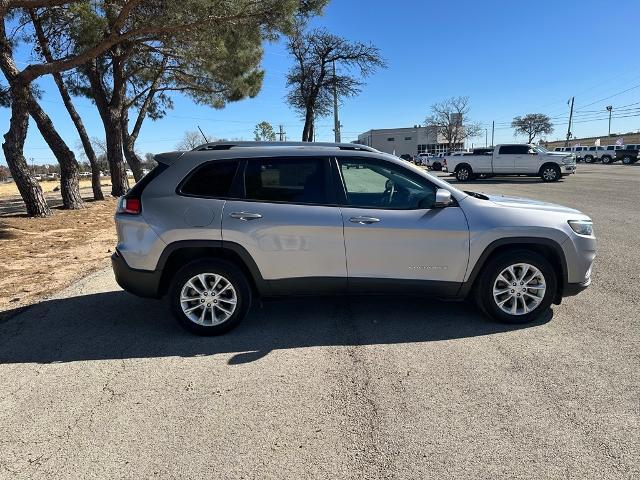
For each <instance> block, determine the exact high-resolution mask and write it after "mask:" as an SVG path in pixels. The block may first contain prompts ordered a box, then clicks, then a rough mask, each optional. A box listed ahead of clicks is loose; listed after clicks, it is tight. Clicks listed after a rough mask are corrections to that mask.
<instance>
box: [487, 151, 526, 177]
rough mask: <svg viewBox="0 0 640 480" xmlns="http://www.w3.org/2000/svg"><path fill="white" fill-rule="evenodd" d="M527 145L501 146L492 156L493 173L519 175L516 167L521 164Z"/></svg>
mask: <svg viewBox="0 0 640 480" xmlns="http://www.w3.org/2000/svg"><path fill="white" fill-rule="evenodd" d="M528 151H529V147H528V146H527V145H501V146H500V147H499V148H498V151H497V153H494V156H493V172H494V173H520V172H518V171H517V170H516V165H518V166H520V165H521V164H522V163H523V157H525V156H526V155H527V152H528Z"/></svg>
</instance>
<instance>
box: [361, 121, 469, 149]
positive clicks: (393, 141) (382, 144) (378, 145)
mask: <svg viewBox="0 0 640 480" xmlns="http://www.w3.org/2000/svg"><path fill="white" fill-rule="evenodd" d="M357 143H360V144H362V145H367V146H369V147H373V148H375V149H376V150H380V151H381V152H387V153H391V154H395V155H397V156H398V157H399V156H401V155H403V154H408V155H411V156H414V155H417V154H418V153H423V152H427V153H434V154H436V153H441V152H446V151H448V150H449V144H448V143H447V142H446V140H445V139H444V138H443V137H442V135H438V134H437V132H436V129H435V127H434V126H424V125H414V126H413V127H407V128H380V129H373V130H368V131H366V132H364V133H361V134H360V135H358V142H357ZM459 148H462V144H460V145H457V146H455V148H454V150H457V149H459Z"/></svg>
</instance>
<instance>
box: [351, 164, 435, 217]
mask: <svg viewBox="0 0 640 480" xmlns="http://www.w3.org/2000/svg"><path fill="white" fill-rule="evenodd" d="M338 164H339V166H340V173H341V175H342V180H343V182H344V188H345V193H346V196H347V203H348V205H349V206H352V207H362V208H389V209H397V210H415V209H423V208H424V209H426V208H432V207H433V204H434V203H435V191H436V188H435V186H434V185H432V184H431V183H430V182H429V181H428V180H426V179H424V178H422V177H421V176H420V175H417V174H415V173H414V172H411V171H410V170H407V169H404V168H402V167H401V166H399V165H396V164H395V163H392V162H386V161H383V160H377V159H367V158H341V159H338Z"/></svg>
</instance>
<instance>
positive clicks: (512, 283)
mask: <svg viewBox="0 0 640 480" xmlns="http://www.w3.org/2000/svg"><path fill="white" fill-rule="evenodd" d="M478 280H479V281H478V284H477V291H476V298H477V301H478V303H479V306H480V308H481V309H482V310H483V311H484V312H485V313H487V314H488V315H489V316H490V317H492V318H494V319H495V320H498V321H501V322H505V323H529V322H531V321H533V320H535V319H536V318H538V317H540V316H541V315H543V314H545V313H546V312H547V310H549V307H550V306H551V303H552V301H553V297H554V295H555V292H556V288H557V281H558V280H557V278H556V273H555V270H554V269H553V267H552V266H551V264H550V263H549V262H548V260H547V259H546V258H544V257H543V256H542V255H539V254H538V253H535V252H531V251H528V250H514V251H509V252H505V253H503V254H502V255H499V256H498V257H496V258H495V259H493V260H491V261H489V263H488V264H487V265H486V266H485V268H484V270H483V272H482V275H481V276H480V278H479V279H478Z"/></svg>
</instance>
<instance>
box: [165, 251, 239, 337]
mask: <svg viewBox="0 0 640 480" xmlns="http://www.w3.org/2000/svg"><path fill="white" fill-rule="evenodd" d="M169 301H170V302H171V309H172V311H173V314H174V316H175V317H176V319H177V320H178V322H179V323H180V325H182V326H183V327H184V328H186V329H187V330H189V331H190V332H193V333H196V334H198V335H220V334H222V333H225V332H228V331H229V330H231V329H232V328H234V327H236V326H237V325H238V324H239V323H240V322H241V321H242V319H243V318H244V317H245V316H246V315H247V312H248V311H249V307H250V305H251V288H250V287H249V284H248V282H247V279H246V277H245V275H244V274H243V273H242V272H241V271H240V270H239V269H238V268H237V267H236V266H235V265H233V264H232V263H229V262H226V261H224V260H216V259H210V260H200V261H195V262H192V263H189V264H188V265H185V266H184V267H182V268H181V269H180V270H178V271H177V272H176V274H175V275H174V276H173V279H172V281H171V286H170V288H169Z"/></svg>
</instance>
